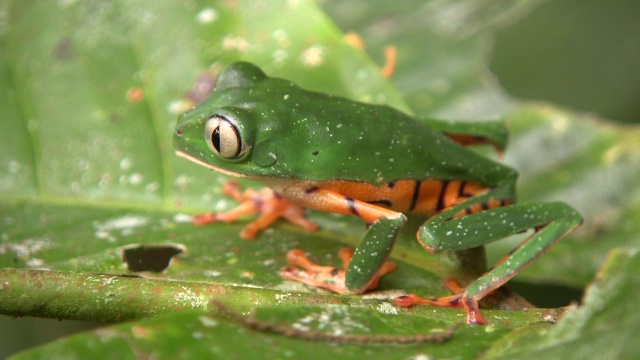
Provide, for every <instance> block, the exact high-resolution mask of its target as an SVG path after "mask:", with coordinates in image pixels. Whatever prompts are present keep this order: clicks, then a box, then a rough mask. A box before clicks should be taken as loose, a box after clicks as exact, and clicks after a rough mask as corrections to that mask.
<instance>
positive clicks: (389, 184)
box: [387, 181, 396, 189]
mask: <svg viewBox="0 0 640 360" xmlns="http://www.w3.org/2000/svg"><path fill="white" fill-rule="evenodd" d="M394 186H396V182H395V181H391V182H388V183H387V187H388V188H389V189H393V187H394Z"/></svg>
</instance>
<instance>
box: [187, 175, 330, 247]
mask: <svg viewBox="0 0 640 360" xmlns="http://www.w3.org/2000/svg"><path fill="white" fill-rule="evenodd" d="M222 190H223V193H224V194H225V195H227V196H230V197H233V198H234V199H236V200H237V201H238V202H239V203H240V204H239V205H238V206H237V207H236V208H234V209H232V210H230V211H227V212H209V213H205V214H199V215H194V216H193V217H192V218H191V222H192V223H193V224H195V225H206V224H209V223H212V222H217V221H224V222H233V221H235V220H236V219H238V218H239V217H241V216H244V215H249V214H255V213H259V214H260V215H259V216H258V218H257V219H255V220H254V221H252V222H250V223H249V224H247V226H245V227H244V229H242V231H241V232H240V237H242V238H243V239H253V238H255V237H256V235H257V234H258V232H260V230H262V229H265V228H267V227H268V226H269V225H271V224H272V223H273V222H274V221H276V220H277V219H278V218H280V217H283V218H285V219H287V220H289V221H290V222H292V223H294V224H296V225H298V226H300V227H302V228H304V229H305V230H306V231H308V232H313V231H316V230H317V229H318V225H317V224H316V223H314V222H312V221H309V220H307V219H306V218H305V216H304V209H303V208H302V207H300V206H299V205H297V204H294V203H292V202H290V201H289V200H287V199H285V198H283V197H282V196H280V195H278V194H277V193H276V192H274V191H273V190H271V189H269V188H263V189H261V190H259V191H255V190H253V189H247V190H245V191H244V192H242V191H240V184H239V183H238V182H237V181H235V180H231V181H229V182H227V183H226V184H225V185H224V187H223V188H222Z"/></svg>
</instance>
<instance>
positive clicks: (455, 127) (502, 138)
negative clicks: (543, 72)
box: [420, 119, 509, 154]
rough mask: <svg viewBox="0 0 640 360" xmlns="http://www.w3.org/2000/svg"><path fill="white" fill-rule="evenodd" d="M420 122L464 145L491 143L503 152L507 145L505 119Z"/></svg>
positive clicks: (507, 135) (424, 120) (421, 120)
mask: <svg viewBox="0 0 640 360" xmlns="http://www.w3.org/2000/svg"><path fill="white" fill-rule="evenodd" d="M420 122H422V123H425V124H427V125H429V126H430V127H432V128H434V129H437V130H440V131H442V132H443V133H444V134H445V135H447V136H448V137H449V138H451V139H452V140H453V141H455V142H457V143H458V144H460V145H463V146H473V145H485V144H487V145H491V146H493V147H494V148H495V149H496V151H497V152H498V153H499V154H501V153H502V152H503V151H504V149H505V147H506V146H507V140H508V137H509V132H508V131H507V127H506V126H505V123H504V121H444V120H434V119H420Z"/></svg>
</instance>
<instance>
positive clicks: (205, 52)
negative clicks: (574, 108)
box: [0, 0, 640, 358]
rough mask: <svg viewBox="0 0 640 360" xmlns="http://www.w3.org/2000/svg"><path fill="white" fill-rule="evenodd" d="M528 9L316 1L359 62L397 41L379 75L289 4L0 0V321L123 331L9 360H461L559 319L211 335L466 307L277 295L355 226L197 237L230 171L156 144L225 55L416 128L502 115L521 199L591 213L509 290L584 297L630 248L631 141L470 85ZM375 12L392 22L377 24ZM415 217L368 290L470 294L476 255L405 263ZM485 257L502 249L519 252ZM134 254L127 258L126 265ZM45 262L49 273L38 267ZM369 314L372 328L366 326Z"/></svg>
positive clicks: (307, 7)
mask: <svg viewBox="0 0 640 360" xmlns="http://www.w3.org/2000/svg"><path fill="white" fill-rule="evenodd" d="M533 3H534V2H517V3H516V2H514V3H513V4H505V3H498V2H495V3H494V2H492V1H482V2H474V1H451V2H432V3H426V4H424V5H422V2H415V3H400V2H398V3H396V4H390V3H388V2H384V3H383V2H376V3H375V4H374V5H369V6H365V7H363V6H362V3H360V5H358V4H357V3H355V2H339V3H338V2H336V3H331V2H328V3H327V4H326V5H325V6H326V7H327V8H328V9H330V13H331V14H333V15H334V16H336V17H337V15H336V14H338V13H340V12H341V11H340V9H344V7H346V6H355V7H352V8H350V10H348V11H342V12H343V13H346V14H350V16H352V19H356V20H358V21H360V23H361V25H359V26H360V28H359V27H357V26H355V27H353V28H354V29H361V30H362V31H360V30H358V33H360V34H362V35H363V37H364V38H365V40H366V44H367V46H366V48H365V50H366V51H367V52H369V53H371V54H373V56H372V57H373V58H375V59H377V60H378V61H377V64H382V60H381V55H380V54H382V53H383V51H382V47H383V46H386V45H396V46H397V47H398V54H399V66H398V67H397V70H396V74H395V75H394V77H393V78H392V80H391V81H388V80H385V79H383V78H382V77H381V76H380V70H379V66H378V65H377V64H376V63H374V62H373V61H372V60H370V58H369V56H368V55H367V54H366V53H365V52H364V51H362V50H361V49H358V48H354V47H352V46H350V45H347V43H346V42H345V40H344V38H343V34H342V33H341V32H340V31H339V30H338V29H337V28H336V26H335V25H334V24H333V23H332V22H331V20H330V19H329V18H328V17H327V16H326V15H325V14H324V13H323V12H321V11H319V9H318V8H317V7H316V6H315V4H313V3H311V2H306V1H299V2H297V1H269V2H266V1H264V2H262V1H250V2H227V1H185V2H180V3H174V2H153V1H138V2H127V1H111V2H73V1H67V2H38V3H37V4H27V3H25V2H20V1H9V0H5V1H3V2H2V3H0V11H1V12H2V13H3V14H6V16H4V18H6V19H7V21H6V24H7V25H6V26H5V27H4V28H1V29H0V38H1V39H2V40H1V42H0V65H1V67H0V84H2V85H3V86H0V117H1V118H2V119H8V120H3V121H0V214H1V216H0V218H1V219H2V220H1V221H2V226H1V227H0V265H2V266H3V267H8V268H10V269H7V270H2V271H1V272H0V280H1V281H0V286H1V287H0V312H1V313H3V314H9V315H31V316H47V317H53V318H67V319H84V320H98V321H109V322H111V321H124V320H129V321H130V322H128V323H122V324H119V325H115V326H110V327H106V328H102V329H99V330H96V331H94V332H88V333H83V334H79V335H77V336H74V337H71V338H69V339H68V340H66V341H62V342H57V343H53V344H51V345H47V346H44V347H41V348H39V349H35V350H34V351H33V352H28V353H24V354H23V356H24V357H38V356H49V354H60V355H64V356H65V357H86V355H87V354H88V353H89V352H92V353H93V352H95V351H102V352H101V353H102V354H105V355H106V354H108V355H110V356H113V357H114V358H122V357H124V356H128V357H132V356H139V355H140V354H144V355H151V356H163V357H168V356H171V355H174V354H182V353H184V354H186V355H187V356H189V355H190V356H191V357H194V356H198V357H204V356H207V357H211V355H213V354H219V353H222V354H230V353H238V351H242V355H243V356H244V357H249V356H255V357H258V356H260V357H263V355H264V354H281V353H283V352H285V351H286V354H293V355H303V356H307V357H308V356H309V355H316V354H318V355H316V356H326V355H336V354H338V355H341V356H343V357H344V356H348V355H352V356H358V357H362V356H363V355H366V356H376V355H377V354H381V355H380V357H382V356H385V357H388V356H389V355H390V354H389V353H391V352H393V354H394V355H395V354H399V356H402V355H406V357H410V356H416V357H417V356H418V355H433V356H436V357H473V356H477V355H479V354H481V353H483V352H484V351H485V350H487V349H489V348H492V347H493V346H494V345H493V344H498V343H503V342H504V343H507V342H508V341H510V340H511V339H515V338H520V337H521V336H526V335H527V334H532V333H535V332H536V331H540V329H548V328H551V325H550V323H544V324H539V323H538V322H539V321H541V320H549V319H553V318H554V317H555V316H557V315H559V312H558V311H556V310H546V309H531V310H530V311H518V312H513V311H502V310H484V312H483V314H484V315H485V317H486V318H487V320H488V321H489V323H490V324H491V325H490V326H487V327H464V328H462V329H459V330H458V332H457V333H456V334H454V337H453V338H452V339H451V340H450V341H449V342H448V343H445V344H439V345H426V346H425V345H408V346H392V347H389V346H380V345H370V346H363V345H339V346H331V347H327V346H326V344H325V343H311V344H310V343H308V342H306V341H302V340H300V339H290V338H287V337H283V336H281V335H277V334H271V333H268V332H259V331H253V330H249V329H247V328H246V327H244V326H243V325H239V324H234V323H230V322H227V321H225V320H224V318H223V317H220V316H218V315H217V314H216V313H214V312H212V308H211V303H210V299H212V298H218V299H222V300H223V301H224V302H225V304H227V306H229V307H230V308H232V309H233V310H235V311H240V312H243V313H246V312H249V311H253V310H255V311H256V316H257V317H258V318H261V319H267V320H269V321H273V322H277V323H285V324H289V325H290V326H294V324H296V323H297V322H299V321H300V319H303V318H306V317H308V316H311V315H312V314H316V315H313V316H315V318H317V317H318V316H319V315H318V314H323V313H325V312H327V311H330V310H332V309H340V311H343V310H344V314H346V315H344V316H345V317H352V318H353V319H356V322H355V323H357V324H365V325H364V328H369V329H370V330H371V331H372V332H375V333H380V334H395V335H406V334H411V333H414V334H415V333H428V332H429V331H431V330H432V329H442V328H444V327H446V326H447V325H450V324H453V323H456V322H458V321H460V320H462V319H463V318H464V313H463V312H462V311H460V310H457V309H433V308H425V307H421V308H415V309H413V308H412V309H402V310H398V311H400V313H399V314H388V313H387V314H382V313H380V311H379V308H380V307H388V306H389V303H388V301H389V300H390V299H391V298H393V297H394V296H395V295H396V294H397V293H396V292H390V293H389V292H381V293H373V294H371V295H365V296H342V295H335V294H328V293H324V292H316V291H312V290H309V289H308V288H306V287H304V286H302V285H299V284H291V283H287V282H283V281H282V280H281V279H280V278H279V277H278V276H277V274H276V272H277V269H279V268H280V267H281V266H283V265H285V264H286V261H285V259H284V255H285V253H286V251H287V250H289V249H291V248H293V247H301V248H303V249H305V251H308V252H309V253H310V254H311V256H312V257H314V258H315V259H316V260H318V261H320V262H322V263H326V264H334V265H339V264H338V260H337V259H336V257H335V254H336V253H337V251H338V249H339V248H341V247H343V246H351V247H353V246H355V245H357V243H358V241H359V237H360V236H361V234H362V230H363V224H361V222H359V221H358V220H357V219H350V218H344V217H336V216H332V215H327V214H320V213H312V214H310V215H311V217H312V218H313V220H315V221H318V222H319V223H320V224H321V225H322V231H320V232H319V233H316V234H312V235H309V234H306V233H304V232H302V231H300V230H299V229H297V228H294V227H292V226H291V225H288V224H285V223H280V224H278V226H275V227H274V228H273V229H270V230H268V231H267V232H265V233H263V234H262V235H261V236H260V238H259V239H257V240H256V241H251V242H248V241H245V240H242V239H240V238H239V237H238V233H239V230H240V229H241V228H242V225H243V224H242V223H239V224H231V225H228V224H215V225H212V226H207V227H194V226H192V225H191V224H190V223H188V219H189V214H191V213H193V212H197V211H207V210H212V209H214V210H225V209H229V208H230V207H232V206H233V205H234V204H233V202H231V201H230V200H228V199H226V198H224V197H223V196H222V194H221V192H220V190H219V188H220V185H221V184H222V183H223V182H224V181H225V180H226V179H227V178H226V177H224V176H222V175H219V174H214V173H210V172H208V171H205V169H204V168H201V167H198V166H197V165H195V164H191V163H188V162H186V161H184V160H181V159H178V158H177V157H175V156H174V155H173V149H172V145H171V140H170V139H171V134H172V132H173V128H174V126H175V119H176V117H177V114H178V113H179V112H180V111H181V110H183V107H184V105H185V102H184V98H185V97H188V96H192V97H193V96H196V95H200V92H199V90H198V88H192V86H193V84H194V83H196V84H199V85H201V86H205V87H206V86H207V85H210V84H211V82H212V81H213V77H214V76H215V74H216V73H217V72H218V71H219V70H220V69H221V68H222V67H223V66H224V65H226V64H228V63H230V62H232V61H235V60H238V59H246V60H250V61H252V62H254V63H256V64H258V65H260V66H261V67H263V68H264V69H265V71H266V72H267V73H268V74H270V75H275V76H282V77H286V78H288V79H291V80H293V81H296V82H298V83H299V84H300V85H302V86H304V87H307V88H309V89H313V90H318V91H324V92H329V93H333V94H339V95H344V96H348V97H350V98H353V99H357V100H361V101H368V102H381V103H387V104H391V105H393V106H395V107H397V108H400V109H403V110H405V111H407V112H413V113H415V114H417V115H420V116H440V117H447V118H464V119H470V118H490V117H495V116H500V115H504V114H505V113H506V114H507V118H508V119H509V120H510V123H511V127H512V129H513V133H514V136H513V140H512V142H511V144H512V145H511V148H510V149H509V150H508V152H507V154H506V158H505V161H507V162H508V163H511V164H514V165H515V166H516V167H517V168H518V170H520V172H521V174H522V183H521V185H522V191H521V196H522V198H523V199H524V200H526V199H544V200H555V199H565V200H567V201H569V202H570V203H571V204H574V205H576V206H577V207H578V208H579V209H580V210H581V211H582V212H583V213H584V214H585V215H586V216H587V224H586V225H585V226H583V228H582V230H580V231H579V232H576V233H575V235H572V236H571V237H569V238H567V239H564V240H563V241H561V242H560V243H559V245H558V246H557V247H556V248H554V249H553V250H551V251H550V252H549V254H546V255H545V256H544V257H542V258H541V259H540V260H539V261H538V262H537V263H536V264H534V265H533V266H532V267H531V269H530V270H528V271H527V272H525V273H523V274H522V275H521V278H523V279H524V280H525V281H532V280H536V281H545V282H553V283H560V284H565V285H568V286H574V287H580V288H581V287H583V286H584V285H586V284H587V283H588V282H589V281H590V279H591V277H592V276H593V274H594V273H595V270H596V268H597V267H598V266H599V264H600V263H601V261H602V259H603V258H604V257H605V255H606V253H607V251H608V249H610V248H612V247H614V246H627V247H631V246H637V244H638V237H637V234H638V233H639V232H638V231H637V224H638V222H637V219H638V207H637V205H635V204H637V201H634V199H635V200H637V198H638V186H637V182H634V181H633V180H634V179H637V173H638V169H639V168H640V167H639V166H638V161H637V160H638V155H637V154H638V153H639V152H638V151H637V150H638V149H637V147H638V142H637V139H638V138H639V137H638V134H637V132H638V130H637V128H625V129H620V128H616V127H611V126H608V125H605V124H604V123H603V122H602V121H600V120H593V119H587V120H584V119H579V118H580V116H578V115H576V114H572V113H569V112H563V111H560V110H558V109H554V108H551V107H548V106H545V105H536V104H533V105H532V104H517V103H513V102H511V101H510V100H509V99H508V98H507V97H506V96H505V95H504V94H502V93H501V92H500V90H499V88H498V87H496V86H495V84H494V83H492V82H491V81H489V80H487V79H488V78H487V77H486V76H485V75H484V74H485V72H486V64H485V62H486V60H485V56H486V53H485V52H486V48H487V45H486V44H487V43H488V41H490V38H491V37H490V35H491V31H492V27H494V26H497V25H499V24H501V23H503V22H504V21H508V20H509V19H513V18H514V17H516V16H517V15H518V14H520V13H522V12H524V11H526V9H527V8H528V7H529V6H532V5H531V4H533ZM383 4H386V5H385V6H383ZM331 9H332V10H331ZM415 9H418V10H419V11H415ZM372 11H373V12H374V13H371V12H372ZM375 11H380V13H375ZM389 11H391V12H392V16H391V17H386V18H385V19H386V20H385V19H383V18H381V17H379V14H388V13H389ZM378 19H380V20H378ZM416 19H418V20H420V21H416ZM426 20H429V21H426ZM367 21H372V22H373V24H368V23H367ZM377 21H379V22H380V23H377ZM385 21H387V22H385ZM415 24H418V25H415ZM376 25H377V27H376ZM341 26H345V25H344V23H343V24H341ZM374 35H377V36H374ZM391 82H393V83H394V85H395V86H397V88H398V89H399V90H400V92H398V91H397V90H396V88H395V87H394V85H392V84H391ZM405 99H406V102H405ZM507 111H508V113H507ZM534 149H535V151H537V152H539V153H535V152H534ZM609 184H614V185H615V186H611V187H609V186H605V185H609ZM245 185H247V183H245ZM593 189H597V190H598V191H594V190H593ZM594 204H597V206H594ZM602 209H604V210H606V211H601V210H602ZM418 224H419V220H414V221H413V224H412V225H411V226H408V227H407V228H406V231H404V232H403V234H402V236H401V238H400V239H399V241H398V244H397V246H396V248H395V249H394V253H393V255H392V256H393V259H394V261H396V262H397V263H398V270H397V271H396V272H394V273H392V274H390V275H389V276H387V277H385V278H384V279H383V282H382V284H381V289H382V290H387V291H391V290H397V289H402V290H405V291H416V292H418V293H420V294H429V295H433V296H437V295H445V294H447V290H446V289H445V288H444V287H443V286H442V280H443V279H444V278H446V277H454V278H457V279H459V280H462V281H468V280H471V279H473V278H474V277H475V276H477V274H478V273H479V272H481V271H483V269H484V263H483V261H482V260H483V259H482V254H483V253H482V251H481V250H476V251H472V252H469V253H467V254H438V255H432V254H427V253H425V252H424V251H422V249H421V248H420V247H419V245H418V244H417V242H416V241H415V240H414V234H415V228H416V226H418ZM601 239H607V240H609V241H608V242H605V241H602V240H601ZM500 243H501V244H502V243H504V244H506V245H504V246H505V247H506V248H508V249H511V248H513V247H514V246H516V244H517V243H512V242H509V241H504V242H500ZM593 249H596V250H597V251H595V252H594V251H593ZM503 251H504V250H503ZM160 252H162V253H163V254H162V255H158V254H159V253H160ZM132 253H137V254H138V255H140V254H141V255H142V256H137V257H134V258H129V257H128V256H130V255H131V254H132ZM145 255H146V256H147V257H145ZM465 255H466V256H465ZM123 256H125V257H127V259H128V260H127V261H129V262H130V263H132V262H136V264H137V265H140V266H143V267H145V266H146V267H147V268H148V269H156V270H157V268H156V267H155V266H158V267H160V268H162V267H164V266H165V265H164V264H165V263H164V262H167V261H168V262H167V263H166V264H167V265H166V269H165V270H164V271H162V272H157V271H156V272H154V271H146V272H142V273H140V274H138V273H131V272H129V270H128V268H127V266H129V267H130V266H131V265H126V263H123V260H122V259H123ZM148 258H150V259H151V260H153V261H152V264H150V263H149V262H147V260H145V259H148ZM160 258H161V259H160ZM155 260H158V261H159V262H161V263H162V264H160V265H157V264H156V263H155V262H154V261H155ZM160 260H162V261H160ZM43 268H44V269H50V270H54V271H44V272H43V271H40V270H37V269H43ZM623 280H624V281H627V280H625V279H623ZM116 290H117V291H116ZM25 294H29V296H24V295H25ZM346 306H348V307H346ZM391 308H393V307H391ZM184 309H193V310H188V311H187V310H184ZM393 309H395V308H393ZM176 311H177V312H176ZM368 318H371V319H372V323H366V322H364V321H365V320H366V319H368ZM341 319H342V320H339V321H338V323H339V322H341V321H342V322H343V323H344V318H341ZM373 319H375V320H373ZM618 319H619V318H618V317H617V316H612V317H611V318H607V319H606V321H609V322H612V323H615V321H617V320H618ZM399 324H401V325H399ZM364 328H354V327H352V328H349V329H348V331H354V332H358V331H360V330H362V329H364ZM316 330H319V331H327V329H326V328H325V329H320V328H319V327H318V328H317V329H316ZM365 332H366V331H365ZM229 334H231V335H235V336H233V338H232V339H231V338H230V337H227V336H229ZM227 339H229V340H231V341H225V340H227ZM241 342H242V343H241ZM496 342H497V343H496ZM272 344H276V346H275V347H273V348H271V347H270V346H271V345H272ZM245 348H248V349H250V350H243V349H245ZM102 349H104V350H102ZM107 349H108V350H107ZM132 349H133V350H132ZM132 351H133V354H132ZM247 351H249V352H247ZM385 352H388V353H385Z"/></svg>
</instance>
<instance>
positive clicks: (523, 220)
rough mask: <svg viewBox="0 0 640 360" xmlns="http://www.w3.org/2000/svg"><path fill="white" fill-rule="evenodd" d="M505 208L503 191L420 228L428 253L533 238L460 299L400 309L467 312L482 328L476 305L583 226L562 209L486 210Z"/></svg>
mask: <svg viewBox="0 0 640 360" xmlns="http://www.w3.org/2000/svg"><path fill="white" fill-rule="evenodd" d="M496 196H497V197H496ZM504 202H505V198H500V191H495V192H494V191H490V192H489V193H487V194H485V195H480V196H477V197H474V198H472V199H470V200H469V201H467V202H464V203H462V204H459V205H457V206H454V207H452V208H451V209H449V210H446V211H444V212H442V213H440V214H439V215H437V216H434V217H433V218H431V219H429V220H428V221H427V222H426V223H425V224H424V225H423V226H422V227H421V228H420V231H419V234H418V240H419V241H420V243H421V245H422V246H423V247H425V248H426V249H427V250H429V251H431V252H441V251H455V250H463V249H467V248H472V247H476V246H481V245H484V244H487V243H489V242H492V241H495V240H498V239H502V238H505V237H507V236H509V235H513V234H517V233H521V232H524V231H527V230H531V229H533V234H532V235H531V236H529V237H528V238H527V239H526V240H525V241H524V242H523V243H522V244H520V245H519V246H518V247H517V248H516V249H514V250H513V251H512V252H511V253H509V254H508V255H507V256H505V257H504V258H503V259H501V260H500V261H499V262H498V263H496V264H495V265H494V266H493V267H492V268H490V269H489V270H487V271H486V272H485V273H484V274H483V275H482V276H481V277H480V278H478V279H477V280H475V281H474V282H472V283H471V284H470V285H468V286H467V287H466V288H465V289H464V291H462V292H459V293H457V294H456V295H453V296H447V297H443V298H439V299H431V300H429V299H422V298H420V297H418V296H417V295H414V294H411V295H407V296H404V297H400V298H398V299H396V303H397V304H398V305H401V306H409V305H412V304H429V305H435V306H447V307H464V308H465V309H466V311H467V322H468V323H470V324H484V319H483V317H482V315H481V314H480V311H479V308H478V301H479V300H480V299H482V298H483V297H485V296H486V295H487V294H489V293H491V292H492V291H494V290H495V289H497V288H499V287H500V286H502V285H503V284H504V283H506V282H507V281H509V280H510V279H511V278H513V277H514V276H516V275H517V274H518V273H519V272H520V271H522V270H523V269H525V268H526V267H527V266H528V265H529V264H530V263H531V262H533V261H534V260H535V259H536V258H537V257H538V256H540V255H541V254H542V253H544V252H545V251H546V250H547V249H548V248H549V247H550V246H551V245H553V244H554V243H555V242H556V241H557V240H559V239H560V238H561V237H563V236H564V235H565V234H566V233H568V232H569V231H570V230H571V229H573V228H574V227H576V226H578V225H579V224H580V223H581V222H582V217H581V216H580V215H579V214H578V213H577V212H576V211H575V210H574V209H573V208H571V207H569V206H568V205H566V204H564V203H525V204H516V205H506V206H500V207H496V208H487V207H489V205H490V204H494V205H497V204H501V203H504ZM478 205H480V206H479V208H480V209H482V210H480V211H478V212H475V211H473V210H470V209H476V208H478ZM485 209H486V210H485Z"/></svg>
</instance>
